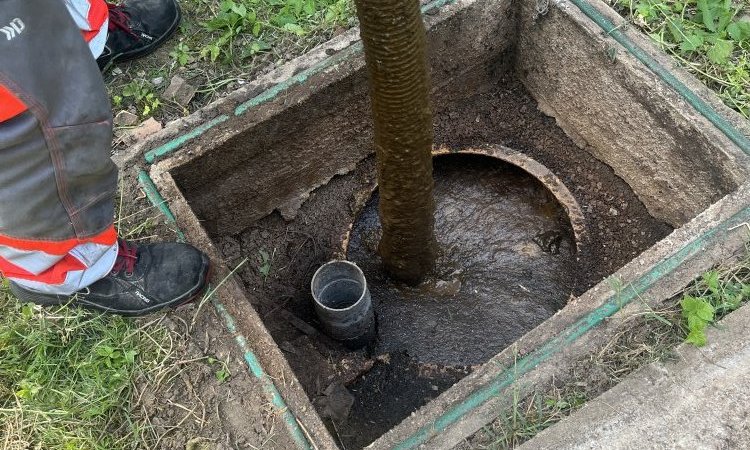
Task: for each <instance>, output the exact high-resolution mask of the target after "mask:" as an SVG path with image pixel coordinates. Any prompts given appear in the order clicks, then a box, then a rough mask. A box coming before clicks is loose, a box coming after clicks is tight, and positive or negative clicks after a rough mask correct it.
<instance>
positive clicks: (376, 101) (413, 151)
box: [355, 0, 436, 283]
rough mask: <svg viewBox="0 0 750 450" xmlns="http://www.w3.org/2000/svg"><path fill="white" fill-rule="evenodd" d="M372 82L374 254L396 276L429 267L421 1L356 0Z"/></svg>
mask: <svg viewBox="0 0 750 450" xmlns="http://www.w3.org/2000/svg"><path fill="white" fill-rule="evenodd" d="M355 4H356V6H357V15H358V17H359V22H360V34H361V37H362V42H363V44H364V50H365V60H366V62H367V71H368V74H369V79H370V96H371V99H372V112H373V120H374V127H375V152H376V156H377V160H378V164H377V165H378V186H379V188H378V189H379V193H380V222H381V225H382V229H383V237H382V238H381V241H380V244H379V247H378V252H379V254H380V256H381V258H382V259H383V264H384V265H385V269H386V270H387V271H388V272H389V273H390V274H391V275H392V276H393V277H395V278H397V279H400V280H403V281H406V282H410V283H416V282H418V281H419V280H420V279H421V278H422V277H423V276H424V275H425V274H426V273H427V272H428V271H429V270H430V269H432V267H433V265H434V262H435V251H436V250H435V238H434V234H433V229H434V210H435V205H434V200H433V196H432V188H433V179H432V156H431V154H430V152H431V150H432V112H431V110H430V105H429V99H428V96H429V89H430V80H429V75H428V72H427V61H426V56H425V41H426V34H425V27H424V24H423V23H422V15H421V13H420V10H419V0H355Z"/></svg>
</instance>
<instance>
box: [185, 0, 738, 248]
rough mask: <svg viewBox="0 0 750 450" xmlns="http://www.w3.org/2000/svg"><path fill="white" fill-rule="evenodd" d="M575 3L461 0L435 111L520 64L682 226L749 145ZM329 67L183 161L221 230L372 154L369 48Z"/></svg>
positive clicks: (446, 44)
mask: <svg viewBox="0 0 750 450" xmlns="http://www.w3.org/2000/svg"><path fill="white" fill-rule="evenodd" d="M561 5H562V6H557V5H554V4H553V5H552V6H551V7H550V9H549V12H548V13H547V14H546V15H544V16H540V17H536V18H535V17H534V16H535V12H534V11H535V8H536V2H535V1H529V0H520V1H519V0H517V1H511V0H501V1H488V0H477V1H459V2H457V3H456V4H453V5H450V6H448V7H446V8H447V10H448V11H449V12H448V13H445V12H444V11H442V12H440V13H439V20H432V21H433V22H435V23H433V24H432V26H431V27H430V29H429V33H428V34H429V36H428V39H429V41H428V42H429V49H430V65H431V69H432V80H433V86H434V87H433V94H432V97H433V99H432V100H433V108H434V109H435V111H436V112H439V111H440V110H441V109H443V108H445V107H446V105H448V104H450V103H451V102H453V101H455V100H456V99H457V98H461V97H465V96H468V95H470V94H471V93H473V92H476V91H477V90H481V89H483V88H486V87H487V86H488V85H491V84H492V83H497V82H498V81H499V80H500V78H501V76H502V74H503V73H505V72H507V71H509V70H512V71H514V72H515V74H516V75H517V76H518V78H519V79H520V80H521V81H522V82H523V83H524V85H525V87H526V88H527V89H528V90H529V91H530V93H531V94H532V95H533V96H534V97H535V99H536V100H537V101H538V103H539V107H540V109H542V110H543V111H544V112H545V113H546V114H548V115H550V116H553V117H555V118H556V120H557V123H558V125H559V126H560V127H561V128H562V129H563V130H565V132H566V133H567V134H568V135H569V136H570V137H571V138H573V140H574V141H575V142H576V143H578V144H579V146H580V147H581V148H582V151H588V152H590V153H591V154H593V155H594V156H595V157H596V158H597V159H599V160H601V161H603V162H604V163H606V164H607V165H609V166H610V167H612V169H613V170H614V171H615V173H616V174H617V175H618V176H620V177H621V178H623V179H624V180H625V181H626V182H627V183H628V184H629V185H630V186H631V188H632V189H633V191H634V192H635V193H636V195H637V196H638V197H639V198H640V200H641V201H642V202H643V203H644V205H645V206H646V207H647V209H648V210H649V213H651V214H652V215H653V216H654V217H655V218H657V219H660V220H664V221H666V222H668V223H669V224H671V225H672V226H680V225H682V224H684V223H685V222H686V221H687V220H689V219H690V218H692V217H694V216H695V215H697V214H698V213H699V212H700V211H702V210H703V209H705V208H706V207H707V206H708V205H709V204H711V203H712V202H714V201H716V200H718V199H719V198H721V197H722V196H723V195H726V194H728V193H729V192H732V191H733V190H734V189H735V188H736V187H737V186H738V184H739V183H740V182H741V180H743V179H745V178H746V177H747V175H748V169H747V167H748V164H749V160H748V158H747V156H746V155H744V154H743V153H742V152H741V151H740V150H739V149H738V148H737V147H736V146H734V145H733V144H731V143H730V142H729V141H728V140H727V139H726V137H724V136H722V135H720V133H719V132H718V130H717V129H716V128H714V127H713V126H711V125H710V123H708V121H707V120H706V119H704V118H702V117H701V116H700V115H699V114H698V113H697V112H695V111H694V110H693V109H692V108H691V107H690V106H689V105H688V104H687V103H686V102H685V101H683V100H682V99H681V98H680V97H679V96H678V95H677V94H676V93H675V92H674V91H672V90H671V89H670V88H669V87H668V86H666V85H665V84H664V83H663V82H662V81H661V80H660V79H659V78H658V77H657V76H656V75H654V74H653V73H652V72H650V71H649V70H648V69H646V68H645V67H644V66H643V65H642V64H640V63H638V62H637V61H636V60H635V59H634V58H633V57H631V56H629V55H628V54H626V53H625V52H624V51H623V50H622V49H619V50H617V48H616V44H614V42H613V41H611V40H610V39H608V38H607V37H606V36H604V35H603V33H602V32H601V30H600V29H598V28H596V26H595V25H594V24H593V23H592V22H590V21H589V20H588V19H586V18H585V17H583V15H582V13H581V12H580V11H578V10H577V9H576V8H575V7H574V6H573V5H570V4H566V3H561ZM428 21H430V15H429V13H428ZM318 78H319V79H316V78H312V79H310V80H308V81H307V82H306V83H304V84H303V85H302V86H299V87H296V88H294V89H292V90H290V91H289V92H286V93H285V94H282V95H281V96H280V97H279V98H277V99H276V100H274V101H273V102H271V103H269V104H267V105H265V106H264V107H262V108H259V110H258V111H256V112H254V113H251V114H248V115H247V116H250V117H244V116H241V117H239V118H236V119H233V122H235V123H234V124H233V125H232V126H233V127H234V129H235V131H234V134H233V136H232V137H230V138H229V139H227V140H225V141H223V142H222V143H221V144H220V145H219V146H217V147H216V148H214V149H212V150H211V151H208V152H203V153H202V154H201V155H200V156H199V157H197V158H195V159H193V160H192V161H188V162H187V163H186V164H183V165H182V166H181V167H177V168H175V169H174V170H173V171H172V173H173V175H174V177H175V180H176V182H177V183H178V185H179V186H180V188H181V189H182V192H183V194H184V195H185V196H186V198H187V199H188V200H189V202H190V204H191V206H192V207H193V208H194V210H195V212H196V214H197V215H198V217H200V218H201V219H202V220H203V221H204V226H205V227H206V229H207V230H208V231H209V233H210V234H214V235H216V234H231V233H235V232H238V231H240V230H241V229H242V228H244V227H245V226H247V224H249V223H252V222H253V221H255V220H257V219H259V218H261V217H263V216H265V215H267V214H269V213H270V212H272V211H273V210H274V209H278V210H280V211H281V212H282V213H283V214H285V215H286V216H290V215H292V214H293V213H294V211H295V210H296V207H297V206H298V205H299V204H300V203H301V202H302V201H304V199H305V198H306V196H307V195H308V194H309V193H310V192H311V191H312V190H314V189H315V188H316V187H318V186H320V185H322V184H325V183H326V182H327V181H328V180H329V179H330V178H331V177H333V176H335V175H336V174H341V173H346V172H348V171H349V170H351V169H352V168H353V167H354V165H355V164H356V163H357V162H359V161H361V160H362V159H363V158H365V157H366V156H367V155H369V154H371V153H372V151H373V148H372V144H371V141H372V139H371V138H372V129H371V126H370V119H369V115H370V110H369V101H368V98H367V97H368V96H367V83H366V77H365V72H364V67H363V58H362V56H361V54H358V55H356V56H353V57H351V58H349V60H348V61H346V62H344V63H341V64H339V65H337V66H334V67H333V68H332V69H331V70H329V71H327V72H324V73H323V74H322V75H319V76H318ZM305 91H307V92H305ZM438 134H439V133H438ZM209 145H210V143H209Z"/></svg>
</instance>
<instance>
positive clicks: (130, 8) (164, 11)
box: [96, 0, 181, 70]
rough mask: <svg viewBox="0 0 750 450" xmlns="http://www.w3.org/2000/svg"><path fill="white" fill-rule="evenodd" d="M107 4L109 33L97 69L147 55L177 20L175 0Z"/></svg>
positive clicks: (173, 26)
mask: <svg viewBox="0 0 750 450" xmlns="http://www.w3.org/2000/svg"><path fill="white" fill-rule="evenodd" d="M107 6H108V7H109V32H108V33H107V44H106V45H105V46H104V52H103V53H102V54H101V56H99V57H98V58H97V59H96V62H97V64H99V68H100V69H102V70H103V69H105V68H106V67H107V66H108V65H110V64H112V63H115V62H121V61H128V60H131V59H135V58H140V57H141V56H146V55H148V54H149V53H152V52H153V51H155V50H156V49H157V48H158V47H159V46H160V45H161V44H162V43H164V41H166V40H167V39H168V38H169V37H170V36H171V35H172V33H174V32H175V30H177V25H178V24H179V23H180V17H181V14H180V6H179V5H178V4H177V0H125V1H124V2H122V3H121V4H120V5H119V6H118V5H114V4H112V3H109V2H108V3H107Z"/></svg>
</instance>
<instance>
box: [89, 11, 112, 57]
mask: <svg viewBox="0 0 750 450" xmlns="http://www.w3.org/2000/svg"><path fill="white" fill-rule="evenodd" d="M108 30H109V19H107V20H105V21H104V24H103V25H102V28H101V29H100V30H99V33H97V35H96V36H94V39H92V40H90V41H89V48H90V49H91V53H92V54H93V55H94V58H98V57H99V56H101V54H102V52H104V45H105V44H106V43H107V31H108Z"/></svg>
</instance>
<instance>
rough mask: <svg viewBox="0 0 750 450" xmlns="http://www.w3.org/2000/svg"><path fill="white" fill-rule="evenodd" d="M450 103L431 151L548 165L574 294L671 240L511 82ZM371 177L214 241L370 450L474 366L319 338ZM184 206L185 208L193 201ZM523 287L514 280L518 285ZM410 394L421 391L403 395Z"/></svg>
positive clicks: (317, 399)
mask: <svg viewBox="0 0 750 450" xmlns="http://www.w3.org/2000/svg"><path fill="white" fill-rule="evenodd" d="M457 91H458V92H459V94H460V91H461V89H460V88H459V89H457ZM454 97H456V98H454V99H452V101H450V102H445V103H448V104H450V106H448V107H444V108H442V109H440V110H438V111H436V115H435V135H436V139H435V144H436V145H439V146H445V147H448V148H450V149H454V150H461V149H466V148H471V147H478V146H481V145H485V144H502V145H506V146H508V147H511V148H514V149H517V150H520V151H522V152H524V153H526V154H528V155H530V156H531V157H533V158H535V159H536V160H538V161H539V162H541V163H542V164H544V165H546V166H547V167H548V168H549V169H550V170H551V171H552V172H553V173H554V174H555V175H557V176H558V177H559V178H560V179H561V180H562V181H563V182H564V183H565V184H566V185H567V187H568V188H569V189H570V191H571V192H572V193H573V195H574V196H575V197H576V200H577V201H578V203H579V204H580V206H581V208H582V210H583V212H584V216H585V219H586V226H587V229H588V235H589V241H588V243H587V245H586V247H585V248H584V250H583V252H582V254H581V255H579V256H580V261H579V264H580V265H579V266H578V267H579V269H578V272H579V274H581V277H580V278H579V279H578V281H577V283H576V284H575V286H573V288H572V289H571V291H572V294H574V295H575V294H579V293H582V292H584V291H585V290H587V289H588V288H589V287H590V286H592V285H593V284H594V283H596V282H598V281H600V280H601V279H602V278H604V277H605V276H607V275H608V274H610V273H612V272H614V271H615V270H616V269H618V268H619V267H621V266H622V265H623V264H624V263H625V262H627V261H629V260H630V259H632V258H633V257H635V256H636V255H637V254H639V253H640V252H641V251H643V250H644V249H646V248H647V247H649V246H650V245H652V244H653V243H655V242H656V241H658V240H659V239H661V238H662V237H664V236H665V235H666V234H667V233H668V232H669V231H671V228H670V227H669V226H668V225H666V224H664V223H661V222H659V221H657V220H655V219H653V218H652V217H650V216H649V215H648V213H647V212H646V210H645V208H644V206H643V205H642V203H641V202H640V201H639V200H638V199H637V197H636V196H635V195H634V194H633V192H632V191H631V190H630V189H629V188H628V186H627V185H626V184H625V183H624V182H623V181H622V180H621V179H619V178H618V177H617V176H616V175H615V174H614V173H613V172H612V170H611V169H610V168H609V167H607V166H606V165H604V164H602V163H601V162H599V161H598V160H596V159H595V158H593V157H592V156H590V155H589V154H588V153H587V152H585V151H584V150H581V149H580V148H579V147H577V146H576V145H575V144H574V143H573V142H572V141H571V140H570V139H569V138H568V137H567V136H566V135H565V134H564V132H563V131H562V130H561V129H559V128H558V127H557V126H556V124H555V121H554V119H552V118H549V117H547V116H545V115H543V114H542V113H541V112H539V111H538V109H537V107H536V103H535V101H534V100H533V98H531V97H530V96H529V94H528V93H527V92H526V91H525V89H524V88H523V86H522V85H521V83H520V82H518V81H517V80H515V79H514V78H512V77H501V78H500V79H499V80H498V82H497V84H495V85H488V86H485V87H484V88H483V89H479V90H472V91H470V92H466V95H455V96H454ZM331 133H336V131H335V130H331ZM374 177H375V174H374V162H373V161H372V159H366V160H364V161H363V162H361V163H360V164H358V166H357V167H356V169H355V170H353V171H352V172H350V173H348V174H346V175H342V176H337V177H335V178H334V179H333V180H331V182H329V183H328V184H327V185H325V186H323V187H321V188H319V189H317V190H316V191H314V192H313V193H312V194H311V196H310V198H309V199H308V200H307V201H306V202H305V203H304V204H303V205H302V207H301V209H300V210H299V212H298V214H297V216H296V218H295V219H294V220H291V221H285V220H284V219H283V218H282V217H281V215H280V214H278V213H274V214H271V215H269V216H267V217H265V218H263V219H261V220H259V221H257V222H254V223H248V224H247V228H246V229H245V231H243V232H240V233H238V234H235V235H231V236H213V239H214V240H215V241H216V242H217V244H218V246H219V248H220V249H221V251H222V252H223V254H224V256H225V257H226V258H227V260H228V262H229V265H230V266H231V265H232V264H233V263H237V262H239V261H240V260H242V259H244V258H245V257H247V258H250V261H251V263H250V264H248V265H247V266H246V267H245V268H243V269H242V270H240V272H239V274H240V277H241V279H242V281H243V283H244V286H245V288H246V289H247V290H248V291H249V292H250V293H251V295H250V297H251V298H253V299H256V300H255V302H256V303H255V304H254V307H255V308H256V309H257V310H258V312H259V314H260V316H261V318H262V319H263V321H264V323H265V325H266V327H267V328H268V330H269V332H270V333H271V335H272V336H273V337H274V339H275V340H276V342H277V343H278V344H279V347H280V348H281V349H282V350H283V351H284V353H285V356H286V357H287V359H288V361H289V363H290V365H291V366H292V368H293V369H294V370H295V373H296V374H297V377H298V378H299V380H300V382H301V383H302V385H303V387H304V388H305V390H306V391H307V393H308V395H309V396H310V398H311V399H312V400H313V402H314V404H315V405H316V407H317V409H318V412H319V413H320V414H321V415H322V416H323V417H324V418H325V420H326V421H327V423H328V425H329V429H330V430H331V432H332V434H333V435H334V436H337V437H338V438H339V439H340V440H341V441H343V442H344V443H345V445H346V448H359V447H361V446H363V445H365V444H367V443H368V442H370V441H371V440H373V439H374V438H376V437H377V436H378V435H379V434H382V433H383V432H384V431H386V430H387V429H388V428H390V427H392V426H393V425H395V424H396V423H398V422H399V421H400V420H401V419H402V418H404V417H406V416H407V415H408V414H410V413H411V412H412V411H414V410H415V409H417V408H418V407H419V406H421V405H423V404H425V403H426V402H428V401H429V400H431V399H432V398H434V397H435V396H437V395H438V394H439V393H440V392H442V391H443V390H444V389H447V387H449V386H450V385H451V384H453V383H454V382H455V381H457V380H458V379H460V378H461V377H462V376H463V375H464V374H466V373H469V372H470V371H471V366H466V367H458V368H455V370H454V368H449V369H445V368H441V367H438V366H431V368H430V369H425V368H424V367H425V366H424V365H422V366H420V365H419V364H418V361H415V360H414V359H413V358H412V357H411V355H406V354H404V353H403V352H399V351H393V349H391V351H388V352H380V353H378V352H377V351H375V352H369V351H368V350H367V349H364V350H361V351H357V352H352V351H348V350H347V349H345V348H343V347H342V346H340V345H338V344H337V343H335V342H333V341H331V340H330V339H328V338H326V337H325V336H323V335H322V333H321V332H320V331H318V330H319V329H320V328H319V327H318V324H317V322H316V317H315V315H314V312H313V310H312V306H311V299H310V294H309V283H310V279H311V277H312V274H313V273H314V271H315V270H316V269H317V267H319V266H320V265H321V264H322V263H324V262H326V261H328V260H329V259H331V258H333V257H334V256H337V255H338V256H340V254H341V246H342V241H343V239H344V236H345V235H346V233H347V230H348V227H349V226H350V225H351V223H352V222H353V221H354V218H355V215H356V214H357V213H358V211H359V209H360V207H361V205H362V204H364V203H365V200H366V199H367V197H368V196H369V192H370V191H371V189H372V188H373V186H374ZM186 196H187V198H188V200H189V199H190V195H189V192H188V193H187V194H186ZM532 245H536V244H533V243H532ZM265 255H268V257H267V258H266V257H265ZM524 281H525V280H524V279H523V274H521V279H520V282H521V283H523V282H524ZM442 369H445V370H442ZM414 374H419V375H418V376H416V377H415V376H414ZM389 377H390V379H392V380H399V383H400V384H397V385H396V386H400V388H399V389H398V390H397V391H393V390H392V389H390V387H391V385H390V384H388V385H387V386H388V388H389V389H386V385H384V384H383V379H388V378H389ZM409 384H417V385H420V387H419V388H416V389H406V388H404V386H408V385H409ZM341 386H344V387H345V389H343V390H342V388H341ZM404 391H408V392H410V393H411V395H409V396H406V397H407V398H405V397H404V396H403V395H402V396H399V397H398V399H399V401H398V402H397V403H398V405H399V407H398V408H395V409H394V408H391V406H388V405H387V404H386V403H384V402H383V400H384V399H386V398H389V397H390V398H393V397H395V394H394V393H395V392H404ZM349 396H351V397H349ZM375 411H378V412H383V411H387V412H388V413H387V414H379V413H378V414H376V413H375ZM332 417H333V418H335V420H336V421H337V423H336V424H335V425H334V423H333V421H332V420H331V418H332ZM342 417H348V420H341V418H342Z"/></svg>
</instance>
